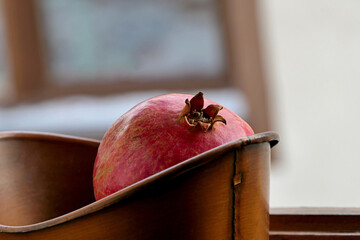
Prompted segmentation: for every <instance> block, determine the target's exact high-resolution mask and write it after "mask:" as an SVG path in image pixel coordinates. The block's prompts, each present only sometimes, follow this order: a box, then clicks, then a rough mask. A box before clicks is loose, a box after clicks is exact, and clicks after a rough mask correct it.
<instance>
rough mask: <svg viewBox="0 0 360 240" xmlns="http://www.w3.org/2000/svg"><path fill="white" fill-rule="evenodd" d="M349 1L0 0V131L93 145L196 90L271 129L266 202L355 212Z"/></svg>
mask: <svg viewBox="0 0 360 240" xmlns="http://www.w3.org/2000/svg"><path fill="white" fill-rule="evenodd" d="M359 43H360V2H359V1H357V0H348V1H342V2H341V1H329V0H326V1H325V0H315V1H314V0H313V1H309V0H293V1H285V0H268V1H265V0H258V1H251V0H243V1H231V0H223V1H219V0H181V1H175V0H133V1H126V0H77V1H70V0H27V1H22V0H1V1H0V131H13V130H16V131H43V132H53V133H61V134H70V135H75V136H81V137H88V138H95V139H101V138H102V136H103V134H104V133H105V131H106V130H107V128H108V127H109V126H110V125H111V124H112V123H113V122H114V121H115V120H116V119H117V118H118V117H119V116H121V115H122V114H123V113H125V112H126V111H127V110H129V109H130V108H131V107H133V106H134V105H135V104H137V103H139V102H140V101H142V100H145V99H148V98H150V97H152V96H156V95H160V94H164V93H169V92H181V93H190V94H196V93H197V92H198V91H200V90H201V91H203V92H204V93H205V97H207V98H210V99H212V100H214V101H216V102H218V103H220V104H222V105H224V106H226V107H228V108H230V109H231V110H233V111H234V112H236V113H237V114H239V115H240V116H241V117H243V118H244V119H246V120H247V121H248V122H249V123H250V125H251V126H253V128H254V130H255V132H263V131H269V130H273V131H276V132H278V133H279V134H280V137H281V141H280V144H279V145H278V146H276V148H275V149H274V152H273V153H274V154H273V162H272V173H271V196H270V206H271V207H293V206H294V207H299V206H308V207H319V206H322V207H359V206H360V188H357V186H358V184H360V174H358V171H359V168H360V163H359V162H360V152H359V151H357V150H356V149H357V134H358V132H359V130H360V127H359V124H358V123H359V122H360V110H359V107H358V103H360V94H359V93H358V90H359V89H360V67H358V64H359V63H360V44H359Z"/></svg>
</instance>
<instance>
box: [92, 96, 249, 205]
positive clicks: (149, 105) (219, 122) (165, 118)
mask: <svg viewBox="0 0 360 240" xmlns="http://www.w3.org/2000/svg"><path fill="white" fill-rule="evenodd" d="M191 97H192V96H191V95H184V94H167V95H162V96H158V97H154V98H151V99H149V100H146V101H144V102H142V103H140V104H138V105H136V106H135V107H134V108H132V109H131V110H129V111H128V112H127V113H125V114H124V115H123V116H121V117H120V118H119V119H118V120H117V121H116V122H115V123H114V124H113V125H112V126H111V127H110V128H109V130H108V131H107V132H106V133H105V135H104V137H103V139H102V141H101V143H100V146H99V149H98V153H97V156H96V160H95V165H94V172H93V186H94V194H95V198H96V199H97V200H99V199H101V198H103V197H106V196H108V195H110V194H112V193H114V192H116V191H118V190H120V189H123V188H125V187H127V186H129V185H131V184H133V183H135V182H137V181H140V180H142V179H144V178H146V177H149V176H151V175H152V174H155V173H157V172H160V171H162V170H164V169H166V168H168V167H170V166H173V165H175V164H177V163H180V162H182V161H184V160H186V159H188V158H190V157H193V156H195V155H198V154H200V153H202V152H205V151H207V150H210V149H212V148H214V147H217V146H219V145H222V144H224V143H227V142H229V141H232V140H235V139H237V138H240V137H243V136H247V135H251V134H253V133H254V132H253V130H252V129H251V127H250V126H249V125H248V124H247V123H246V122H245V121H244V120H243V119H241V118H240V117H239V116H237V115H236V114H235V113H233V112H232V111H230V110H229V109H227V108H223V107H222V106H220V105H218V104H217V103H215V102H213V101H210V100H208V99H204V98H203V93H201V92H199V93H198V94H197V95H195V96H193V97H192V98H191ZM189 98H191V100H189ZM204 104H205V105H206V106H207V107H206V108H205V109H203V106H204ZM220 110H221V115H218V112H219V111H220Z"/></svg>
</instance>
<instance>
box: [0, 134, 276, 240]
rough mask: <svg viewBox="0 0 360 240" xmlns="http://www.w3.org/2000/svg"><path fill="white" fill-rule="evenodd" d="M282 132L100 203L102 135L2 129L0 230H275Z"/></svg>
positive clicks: (192, 234) (154, 233)
mask: <svg viewBox="0 0 360 240" xmlns="http://www.w3.org/2000/svg"><path fill="white" fill-rule="evenodd" d="M277 141H278V136H277V135H276V134H275V133H262V134H255V135H252V136H249V137H245V138H241V139H239V140H237V141H234V142H231V143H229V144H225V145H223V146H220V147H218V148H216V149H213V150H211V151H208V152H206V153H203V154H200V155H198V156H196V157H194V158H191V159H189V160H187V161H185V162H182V163H180V164H178V165H175V166H173V167H171V168H169V169H166V170H164V171H162V172H160V173H158V174H155V175H153V176H151V177H149V178H147V179H145V180H143V181H140V182H138V183H136V184H134V185H132V186H129V187H128V188H125V189H123V190H121V191H119V192H117V193H114V194H113V195H110V196H108V197H106V198H104V199H101V200H99V201H97V202H94V198H93V196H92V188H91V182H92V177H91V174H92V164H93V161H94V157H95V154H96V150H97V146H98V142H96V141H92V140H86V139H79V138H71V137H66V136H59V135H47V134H35V133H26V134H24V133H2V134H0V164H1V169H2V170H0V171H3V172H2V173H1V174H0V177H1V178H0V184H1V185H0V191H1V192H0V203H1V204H0V206H1V208H0V224H2V225H0V239H268V217H269V213H268V207H269V206H268V197H269V196H268V193H269V170H270V169H269V162H270V147H272V146H273V145H275V144H276V143H277ZM6 149H9V150H6ZM39 168H40V169H39ZM3 169H5V170H3ZM7 172H8V174H7ZM10 173H11V174H10ZM3 206H7V207H3Z"/></svg>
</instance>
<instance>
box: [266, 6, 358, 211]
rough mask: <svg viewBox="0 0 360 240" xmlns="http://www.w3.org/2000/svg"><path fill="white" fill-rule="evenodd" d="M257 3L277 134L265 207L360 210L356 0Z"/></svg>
mask: <svg viewBox="0 0 360 240" xmlns="http://www.w3.org/2000/svg"><path fill="white" fill-rule="evenodd" d="M259 7H260V10H261V11H260V14H259V17H260V19H261V24H262V33H261V34H262V35H263V37H264V38H263V44H264V49H265V53H266V64H267V70H268V73H269V75H270V80H271V82H270V84H269V87H270V90H271V96H272V98H273V99H274V105H273V109H272V113H273V116H272V120H273V123H274V125H275V130H276V131H278V132H279V133H280V137H281V141H280V144H279V145H278V146H277V148H278V149H277V151H278V153H277V156H278V157H279V158H280V159H279V161H278V164H275V166H273V170H272V176H271V201H270V205H271V207H282V206H339V207H360V149H359V148H360V145H359V133H360V106H359V104H360V93H359V91H360V1H359V0H344V1H340V0H290V1H288V0H260V1H259Z"/></svg>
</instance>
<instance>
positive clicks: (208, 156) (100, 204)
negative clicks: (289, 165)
mask: <svg viewBox="0 0 360 240" xmlns="http://www.w3.org/2000/svg"><path fill="white" fill-rule="evenodd" d="M14 138H17V139H19V138H20V139H21V138H23V139H35V140H46V141H49V140H50V141H66V142H75V143H80V144H86V145H91V146H96V145H98V144H99V143H100V142H99V141H97V140H93V139H86V138H79V137H73V136H67V135H61V134H52V133H40V132H0V141H1V140H4V139H14ZM264 142H269V144H270V146H271V147H273V146H275V145H276V144H277V143H278V142H279V135H278V134H277V133H275V132H264V133H258V134H254V135H250V136H247V137H242V138H239V139H237V140H235V141H232V142H229V143H227V144H224V145H221V146H219V147H216V148H214V149H211V150H209V151H207V152H204V153H202V154H199V155H197V156H195V157H192V158H189V159H188V160H186V161H184V162H181V163H179V164H177V165H174V166H172V167H170V168H168V169H165V170H164V171H161V172H159V173H157V174H154V175H152V176H150V177H148V178H146V179H144V180H142V181H139V182H137V183H135V184H133V185H131V186H129V187H127V188H124V189H122V190H120V191H118V192H116V193H113V194H111V195H109V196H107V197H105V198H103V199H100V200H98V201H96V202H93V203H90V204H88V205H86V206H84V207H82V208H79V209H77V210H75V211H72V212H69V213H67V214H64V215H61V216H59V217H56V218H52V219H49V220H46V221H43V222H39V223H35V224H29V225H24V226H8V225H1V224H0V234H1V232H6V233H24V232H31V231H37V230H41V229H45V228H48V227H52V226H55V225H59V224H62V223H65V222H68V221H71V220H74V219H77V218H80V217H83V216H85V215H88V214H91V213H94V212H96V211H99V210H101V209H103V208H105V207H108V206H110V205H112V204H114V203H117V202H119V201H121V200H122V199H125V198H128V197H129V196H131V195H133V194H135V193H137V192H139V191H141V190H142V189H144V188H146V187H147V186H150V185H152V184H155V183H156V182H158V181H159V180H162V179H166V178H169V177H172V176H176V175H180V174H182V173H184V172H187V171H189V170H191V169H194V168H196V167H199V166H202V165H204V164H206V163H208V162H211V161H212V160H213V159H215V158H216V157H217V156H219V155H221V154H224V153H227V152H230V151H233V150H235V149H239V148H241V147H244V146H247V145H250V144H258V143H264Z"/></svg>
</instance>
